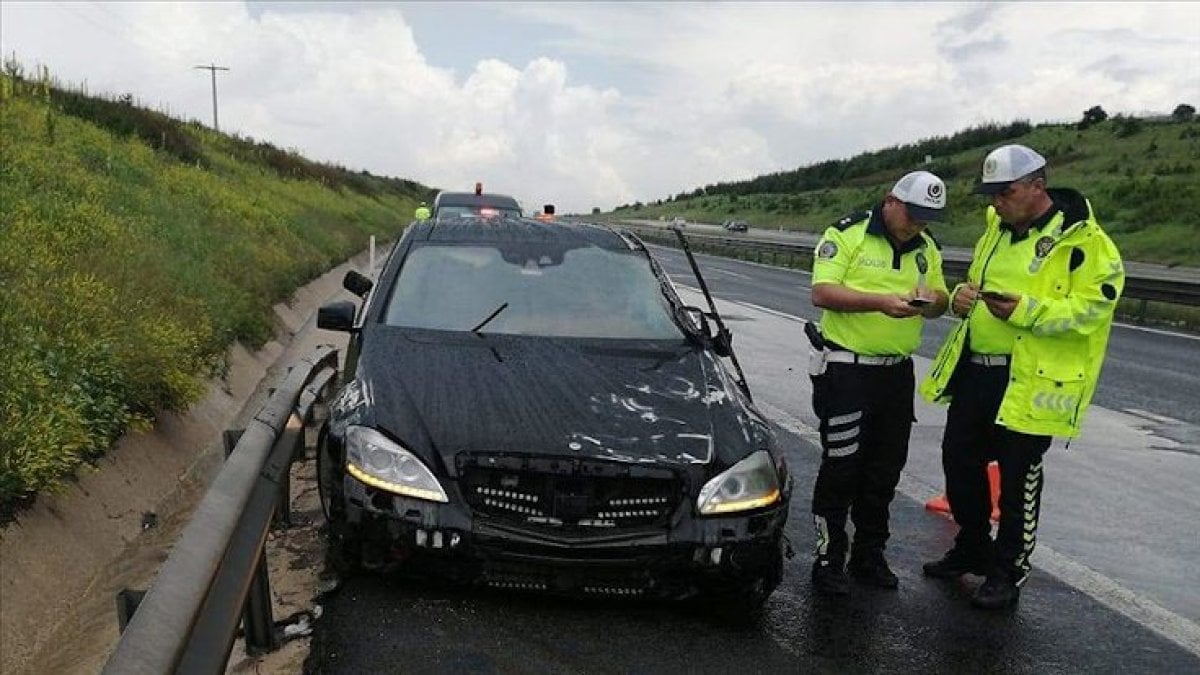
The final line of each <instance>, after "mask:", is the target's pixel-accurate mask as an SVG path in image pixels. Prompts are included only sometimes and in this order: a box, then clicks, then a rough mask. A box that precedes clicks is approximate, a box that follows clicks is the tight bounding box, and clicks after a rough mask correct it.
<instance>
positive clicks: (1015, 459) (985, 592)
mask: <svg viewBox="0 0 1200 675" xmlns="http://www.w3.org/2000/svg"><path fill="white" fill-rule="evenodd" d="M1045 166H1046V160H1045V159H1044V158H1043V157H1042V156H1041V155H1039V154H1038V153H1036V152H1034V151H1033V150H1031V149H1030V148H1027V147H1025V146H1023V145H1006V146H1003V147H1001V148H997V149H996V150H994V151H992V152H991V153H990V154H988V156H987V158H986V159H985V160H984V163H983V177H982V181H981V183H980V184H979V185H978V186H976V192H977V193H980V194H985V195H989V196H990V198H991V200H992V205H991V206H990V207H989V208H988V209H987V215H986V229H985V231H984V233H983V236H981V237H980V238H979V241H978V242H977V243H976V244H975V253H974V258H973V260H972V262H971V266H970V269H969V270H968V272H967V280H966V282H964V283H963V284H960V285H959V286H957V287H956V288H955V289H954V293H953V302H952V309H953V311H954V314H956V315H957V316H959V317H961V318H962V319H963V321H962V322H961V323H959V325H958V326H957V327H956V328H955V329H954V330H953V332H951V333H950V335H949V336H948V337H947V339H946V342H945V344H943V345H942V347H941V349H940V350H939V352H938V354H937V356H936V358H935V359H934V362H933V366H932V368H931V369H930V371H929V374H928V376H927V377H926V379H925V380H924V381H923V382H922V383H921V393H922V395H923V396H925V397H926V398H927V399H929V400H930V401H941V402H945V401H947V400H949V401H950V411H949V414H948V415H947V418H946V431H945V435H944V437H943V439H942V468H943V470H944V471H945V476H946V496H947V498H948V500H949V502H950V509H951V511H952V512H953V514H954V520H955V522H956V523H958V526H959V531H958V535H957V536H956V538H955V543H954V547H953V548H951V549H950V551H949V552H948V553H946V554H945V556H944V557H943V558H942V559H941V560H938V561H935V562H930V563H926V564H925V566H924V572H925V574H926V575H928V576H931V577H937V578H957V577H959V576H961V575H963V574H966V573H968V572H971V573H974V574H980V575H986V577H987V578H986V580H985V581H984V582H983V584H981V585H980V586H979V587H978V588H977V589H976V590H975V593H974V595H973V596H972V598H971V603H972V604H973V605H975V606H977V607H982V608H985V609H997V608H1001V607H1005V606H1009V605H1011V604H1013V603H1015V602H1016V601H1017V598H1018V596H1019V593H1020V590H1019V589H1020V586H1021V584H1023V583H1024V581H1025V579H1026V578H1027V577H1028V575H1029V572H1030V569H1031V566H1030V563H1029V555H1030V553H1032V552H1033V548H1034V544H1035V542H1036V532H1037V524H1038V514H1039V511H1040V507H1041V494H1042V481H1043V475H1042V458H1043V454H1044V453H1045V451H1046V450H1047V449H1048V448H1049V446H1050V441H1051V437H1052V436H1064V437H1067V438H1072V437H1075V436H1078V435H1079V428H1080V423H1081V421H1082V419H1083V414H1084V411H1085V410H1086V409H1087V406H1088V403H1089V402H1090V401H1091V398H1092V393H1093V392H1094V391H1095V388H1096V381H1097V380H1098V379H1099V377H1100V366H1101V363H1102V362H1103V360H1104V349H1105V346H1106V345H1107V343H1108V333H1109V329H1110V328H1111V326H1112V318H1113V311H1114V309H1115V308H1116V305H1117V298H1119V297H1120V295H1121V290H1122V289H1123V287H1124V281H1125V273H1124V269H1123V268H1122V265H1121V256H1120V254H1119V253H1118V252H1117V248H1116V247H1115V246H1114V245H1113V243H1112V240H1110V239H1109V238H1108V235H1106V234H1105V233H1104V231H1103V230H1101V229H1100V224H1099V223H1097V222H1096V218H1095V215H1094V214H1093V213H1092V207H1091V204H1090V203H1089V202H1088V201H1087V200H1086V199H1084V198H1083V196H1082V195H1081V194H1079V193H1078V192H1076V191H1074V190H1069V189H1051V188H1047V187H1046V173H1045ZM993 459H994V460H996V461H997V463H998V464H999V465H1000V527H999V530H998V531H997V534H996V538H995V541H993V540H992V539H991V527H990V522H989V514H990V512H991V505H990V496H989V490H988V478H987V463H988V462H989V461H990V460H993Z"/></svg>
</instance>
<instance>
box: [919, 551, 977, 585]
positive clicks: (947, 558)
mask: <svg viewBox="0 0 1200 675" xmlns="http://www.w3.org/2000/svg"><path fill="white" fill-rule="evenodd" d="M988 567H990V564H989V562H988V557H987V556H986V555H985V554H984V553H983V552H982V551H978V550H974V551H973V550H970V549H966V548H963V547H960V546H959V545H957V544H955V546H954V548H952V549H950V550H949V551H947V552H946V555H944V556H942V559H941V560H935V561H933V562H927V563H925V564H924V565H922V566H921V571H923V572H924V573H925V576H927V577H933V578H935V579H957V578H958V577H961V576H962V575H964V574H968V573H970V574H977V575H979V576H983V575H985V574H987V573H988Z"/></svg>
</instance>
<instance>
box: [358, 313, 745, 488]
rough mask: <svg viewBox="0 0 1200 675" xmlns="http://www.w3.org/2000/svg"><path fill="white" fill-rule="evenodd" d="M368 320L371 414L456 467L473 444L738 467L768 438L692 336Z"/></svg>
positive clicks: (364, 373) (478, 448) (489, 449)
mask: <svg viewBox="0 0 1200 675" xmlns="http://www.w3.org/2000/svg"><path fill="white" fill-rule="evenodd" d="M364 330H365V331H366V333H365V334H364V335H363V338H364V340H363V344H364V345H366V347H365V348H364V351H363V352H362V354H361V357H360V360H359V364H358V380H359V384H360V385H361V387H362V390H363V393H364V396H363V405H365V406H366V407H367V408H368V410H364V411H361V412H364V413H366V414H365V415H363V416H362V417H360V418H359V419H361V420H362V421H364V422H367V423H370V424H373V425H374V426H377V427H379V428H381V429H383V430H384V431H386V432H387V433H389V434H390V435H392V436H394V437H395V438H397V439H398V440H400V441H401V442H403V443H405V444H406V445H407V446H409V447H410V449H412V450H414V451H416V452H418V453H420V454H422V455H427V454H428V455H439V456H440V458H441V461H442V467H443V469H444V470H445V471H447V472H448V473H451V474H453V473H454V471H455V469H454V466H455V462H454V458H455V456H456V455H457V454H458V453H461V452H486V453H496V452H514V453H526V454H535V455H542V456H563V457H570V458H586V459H605V460H611V461H616V462H636V463H644V464H649V463H658V464H664V463H665V464H702V463H715V464H717V465H719V466H726V465H728V464H731V463H733V462H735V461H737V460H738V459H741V458H742V457H744V456H746V455H747V454H749V453H750V452H752V451H753V450H755V449H757V448H758V447H761V445H760V444H759V442H758V439H759V436H758V435H757V433H756V426H755V425H756V422H755V421H754V418H755V417H756V416H757V414H756V413H754V412H752V410H751V409H750V408H749V407H748V405H747V402H746V400H745V398H744V396H743V395H742V392H741V391H740V389H738V388H737V385H736V384H734V383H733V381H732V378H731V377H730V376H729V374H728V373H727V372H726V371H725V370H724V368H723V367H722V366H721V365H720V364H719V363H718V362H717V361H716V357H715V356H713V355H712V354H711V353H709V352H707V351H706V350H704V349H702V348H700V347H697V346H696V345H694V344H691V343H688V342H684V341H680V342H678V343H664V342H646V341H627V340H620V341H617V340H581V339H557V338H540V337H526V336H505V335H487V336H479V335H475V334H471V333H446V332H437V331H414V330H402V329H396V328H391V327H386V326H371V327H367V328H365V329H364ZM356 416H357V415H356ZM429 459H433V457H429Z"/></svg>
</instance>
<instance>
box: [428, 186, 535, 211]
mask: <svg viewBox="0 0 1200 675" xmlns="http://www.w3.org/2000/svg"><path fill="white" fill-rule="evenodd" d="M495 217H502V218H520V217H521V205H520V204H518V203H517V200H515V199H513V198H512V197H509V196H508V195H502V194H496V193H485V192H484V191H483V184H482V183H476V184H475V191H474V192H446V191H443V192H439V193H438V195H437V197H435V198H434V200H433V220H439V219H445V218H495Z"/></svg>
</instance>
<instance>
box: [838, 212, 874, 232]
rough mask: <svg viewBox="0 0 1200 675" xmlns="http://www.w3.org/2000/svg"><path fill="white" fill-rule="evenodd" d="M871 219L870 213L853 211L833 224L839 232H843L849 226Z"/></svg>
mask: <svg viewBox="0 0 1200 675" xmlns="http://www.w3.org/2000/svg"><path fill="white" fill-rule="evenodd" d="M870 217H871V212H870V211H855V212H854V213H851V214H849V215H846V216H843V217H842V218H841V219H840V220H838V221H837V222H836V223H834V224H833V226H834V227H836V228H837V229H839V230H845V229H846V228H848V227H850V226H851V225H853V224H855V223H858V222H861V221H864V220H866V219H867V218H870Z"/></svg>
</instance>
